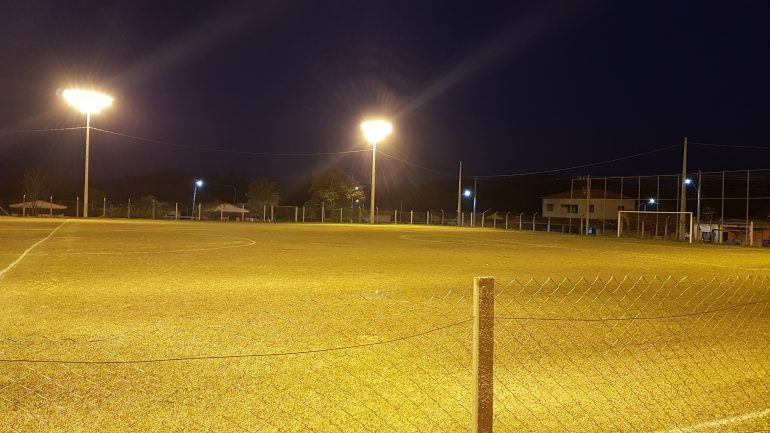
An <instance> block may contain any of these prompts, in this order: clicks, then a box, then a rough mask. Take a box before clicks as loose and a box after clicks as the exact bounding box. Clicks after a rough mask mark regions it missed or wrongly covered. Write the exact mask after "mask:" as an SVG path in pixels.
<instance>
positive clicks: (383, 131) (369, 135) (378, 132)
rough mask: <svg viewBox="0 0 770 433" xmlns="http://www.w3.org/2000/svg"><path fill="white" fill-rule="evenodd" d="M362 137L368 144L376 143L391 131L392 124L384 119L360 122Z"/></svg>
mask: <svg viewBox="0 0 770 433" xmlns="http://www.w3.org/2000/svg"><path fill="white" fill-rule="evenodd" d="M361 129H362V130H363V131H364V137H365V138H366V141H368V142H369V143H370V144H377V143H379V142H381V141H382V140H383V139H384V138H385V137H387V136H388V134H390V133H391V132H393V125H391V124H390V122H388V121H385V120H367V121H366V122H363V123H362V124H361Z"/></svg>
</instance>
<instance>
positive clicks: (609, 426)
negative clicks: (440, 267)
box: [0, 276, 770, 432]
mask: <svg viewBox="0 0 770 433" xmlns="http://www.w3.org/2000/svg"><path fill="white" fill-rule="evenodd" d="M431 293H432V296H431ZM472 303H473V299H472V291H471V287H470V284H469V285H468V287H465V288H461V289H459V290H449V289H448V290H446V291H442V292H438V291H435V290H432V289H425V290H413V289H410V290H397V289H393V290H384V291H382V290H374V291H367V292H363V293H359V294H355V295H353V294H338V295H333V294H328V293H324V294H320V293H318V294H308V295H305V296H302V297H299V296H296V295H291V296H290V295H286V296H283V297H280V299H278V298H276V297H273V296H270V297H266V298H265V303H264V306H263V310H262V311H260V312H259V314H258V316H257V317H254V318H253V320H244V319H237V320H235V319H234V320H233V321H230V322H222V321H206V320H201V321H198V322H196V323H197V325H196V326H195V327H194V328H191V327H189V326H187V325H185V324H184V323H185V321H184V320H176V319H178V318H175V317H173V315H169V317H165V318H162V317H161V318H159V319H158V324H157V326H155V327H154V328H152V329H138V330H134V329H133V327H132V326H131V324H123V325H125V326H124V327H123V328H124V329H127V330H126V331H125V332H115V333H99V332H98V330H95V331H94V332H93V333H91V334H88V335H84V334H81V335H77V334H72V333H68V332H67V330H66V329H57V330H54V329H52V330H51V332H50V333H49V334H40V333H30V334H24V333H22V332H20V331H19V332H17V333H16V334H13V335H11V334H9V333H6V334H5V335H3V336H2V337H1V338H0V426H2V427H1V428H0V430H2V431H11V432H31V431H73V432H85V431H89V432H90V431H100V432H109V431H193V432H197V431H201V432H203V431H253V432H295V431H296V432H299V431H312V432H329V431H340V432H358V431H377V432H380V431H391V432H403V431H419V432H436V431H442V432H469V431H471V430H472V412H473V407H474V401H473V371H472V365H471V364H472V355H473V354H472V347H473V341H472V335H473V333H472V317H471V314H472ZM495 304H496V305H495V322H494V323H495V325H494V326H495V341H494V345H495V346H494V430H495V431H496V432H520V431H528V432H554V431H569V432H675V431H678V432H685V431H688V432H689V431H735V432H748V431H763V429H764V430H767V429H770V409H769V408H770V279H769V278H767V277H766V276H758V277H746V278H730V279H696V280H691V279H674V278H671V277H667V278H658V277H651V278H638V279H631V278H628V277H624V278H610V279H605V280H603V279H578V280H570V279H548V280H546V281H536V280H527V281H519V280H513V281H510V282H506V283H505V284H501V283H499V282H498V284H497V287H496V300H495ZM238 317H243V316H242V315H238ZM209 320H211V319H209ZM142 323H146V321H143V322H142ZM105 329H107V328H105ZM109 329H115V328H109Z"/></svg>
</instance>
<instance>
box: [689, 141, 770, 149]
mask: <svg viewBox="0 0 770 433" xmlns="http://www.w3.org/2000/svg"><path fill="white" fill-rule="evenodd" d="M690 143H691V144H695V145H698V146H705V147H729V148H732V149H760V150H770V146H750V145H742V144H716V143H701V142H698V141H691V142H690Z"/></svg>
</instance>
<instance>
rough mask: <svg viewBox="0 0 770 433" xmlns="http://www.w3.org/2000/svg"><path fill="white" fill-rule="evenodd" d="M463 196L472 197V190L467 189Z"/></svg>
mask: <svg viewBox="0 0 770 433" xmlns="http://www.w3.org/2000/svg"><path fill="white" fill-rule="evenodd" d="M463 195H465V196H466V197H470V196H471V190H469V189H466V190H465V192H463Z"/></svg>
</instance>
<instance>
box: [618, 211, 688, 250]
mask: <svg viewBox="0 0 770 433" xmlns="http://www.w3.org/2000/svg"><path fill="white" fill-rule="evenodd" d="M680 215H685V217H686V219H688V220H689V223H688V224H686V225H685V227H686V228H687V229H689V231H688V233H685V235H686V236H687V237H688V238H689V242H690V243H692V240H693V216H692V215H693V214H692V212H663V211H643V210H619V211H618V237H619V238H620V237H637V238H643V239H644V238H651V239H670V238H674V239H676V238H677V236H676V235H677V230H679V216H680Z"/></svg>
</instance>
